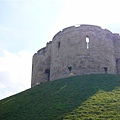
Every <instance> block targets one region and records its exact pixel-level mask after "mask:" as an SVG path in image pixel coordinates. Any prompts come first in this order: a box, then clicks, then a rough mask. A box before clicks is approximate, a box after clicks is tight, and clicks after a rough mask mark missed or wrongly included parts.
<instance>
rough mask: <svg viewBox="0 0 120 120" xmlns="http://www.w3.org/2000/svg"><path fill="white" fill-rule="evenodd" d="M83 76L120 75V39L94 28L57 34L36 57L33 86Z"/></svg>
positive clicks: (86, 26)
mask: <svg viewBox="0 0 120 120" xmlns="http://www.w3.org/2000/svg"><path fill="white" fill-rule="evenodd" d="M82 74H120V36H119V34H114V33H112V32H110V31H109V30H107V29H102V28H101V27H99V26H94V25H80V26H77V27H75V26H71V27H68V28H65V29H63V30H62V31H60V32H58V33H57V34H56V35H55V36H54V37H53V40H52V41H51V42H49V43H47V45H46V47H44V48H42V49H40V50H39V51H38V52H37V53H35V54H34V55H33V63H32V83H31V86H32V87H33V86H35V85H37V84H40V83H42V82H47V81H52V80H56V79H59V78H66V77H69V76H71V75H72V76H73V75H74V76H76V75H82Z"/></svg>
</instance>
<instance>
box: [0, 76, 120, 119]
mask: <svg viewBox="0 0 120 120" xmlns="http://www.w3.org/2000/svg"><path fill="white" fill-rule="evenodd" d="M96 119H98V120H100V119H101V120H108V119H109V120H120V76H119V75H82V76H76V77H70V78H65V79H61V80H56V81H52V82H47V83H43V84H40V85H37V86H36V87H33V88H31V89H29V90H26V91H24V92H22V93H19V94H17V95H14V96H11V97H9V98H6V99H3V100H1V101H0V120H96Z"/></svg>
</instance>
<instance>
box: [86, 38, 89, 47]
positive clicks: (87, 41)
mask: <svg viewBox="0 0 120 120" xmlns="http://www.w3.org/2000/svg"><path fill="white" fill-rule="evenodd" d="M89 42H90V38H89V37H88V36H86V43H87V49H89Z"/></svg>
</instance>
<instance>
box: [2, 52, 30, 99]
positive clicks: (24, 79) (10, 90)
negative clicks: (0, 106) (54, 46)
mask: <svg viewBox="0 0 120 120" xmlns="http://www.w3.org/2000/svg"><path fill="white" fill-rule="evenodd" d="M3 54H4V55H3V56H2V57H0V66H1V67H0V99H2V98H4V97H7V96H10V95H13V94H16V93H18V92H21V91H23V90H25V89H28V88H30V86H31V67H32V54H31V53H28V52H27V51H20V52H18V53H16V54H13V53H10V52H8V51H6V50H4V51H3Z"/></svg>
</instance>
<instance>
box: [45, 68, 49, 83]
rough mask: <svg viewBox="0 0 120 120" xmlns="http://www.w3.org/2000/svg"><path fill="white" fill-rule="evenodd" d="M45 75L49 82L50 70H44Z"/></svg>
mask: <svg viewBox="0 0 120 120" xmlns="http://www.w3.org/2000/svg"><path fill="white" fill-rule="evenodd" d="M45 73H46V74H47V79H48V81H50V69H46V70H45Z"/></svg>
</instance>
